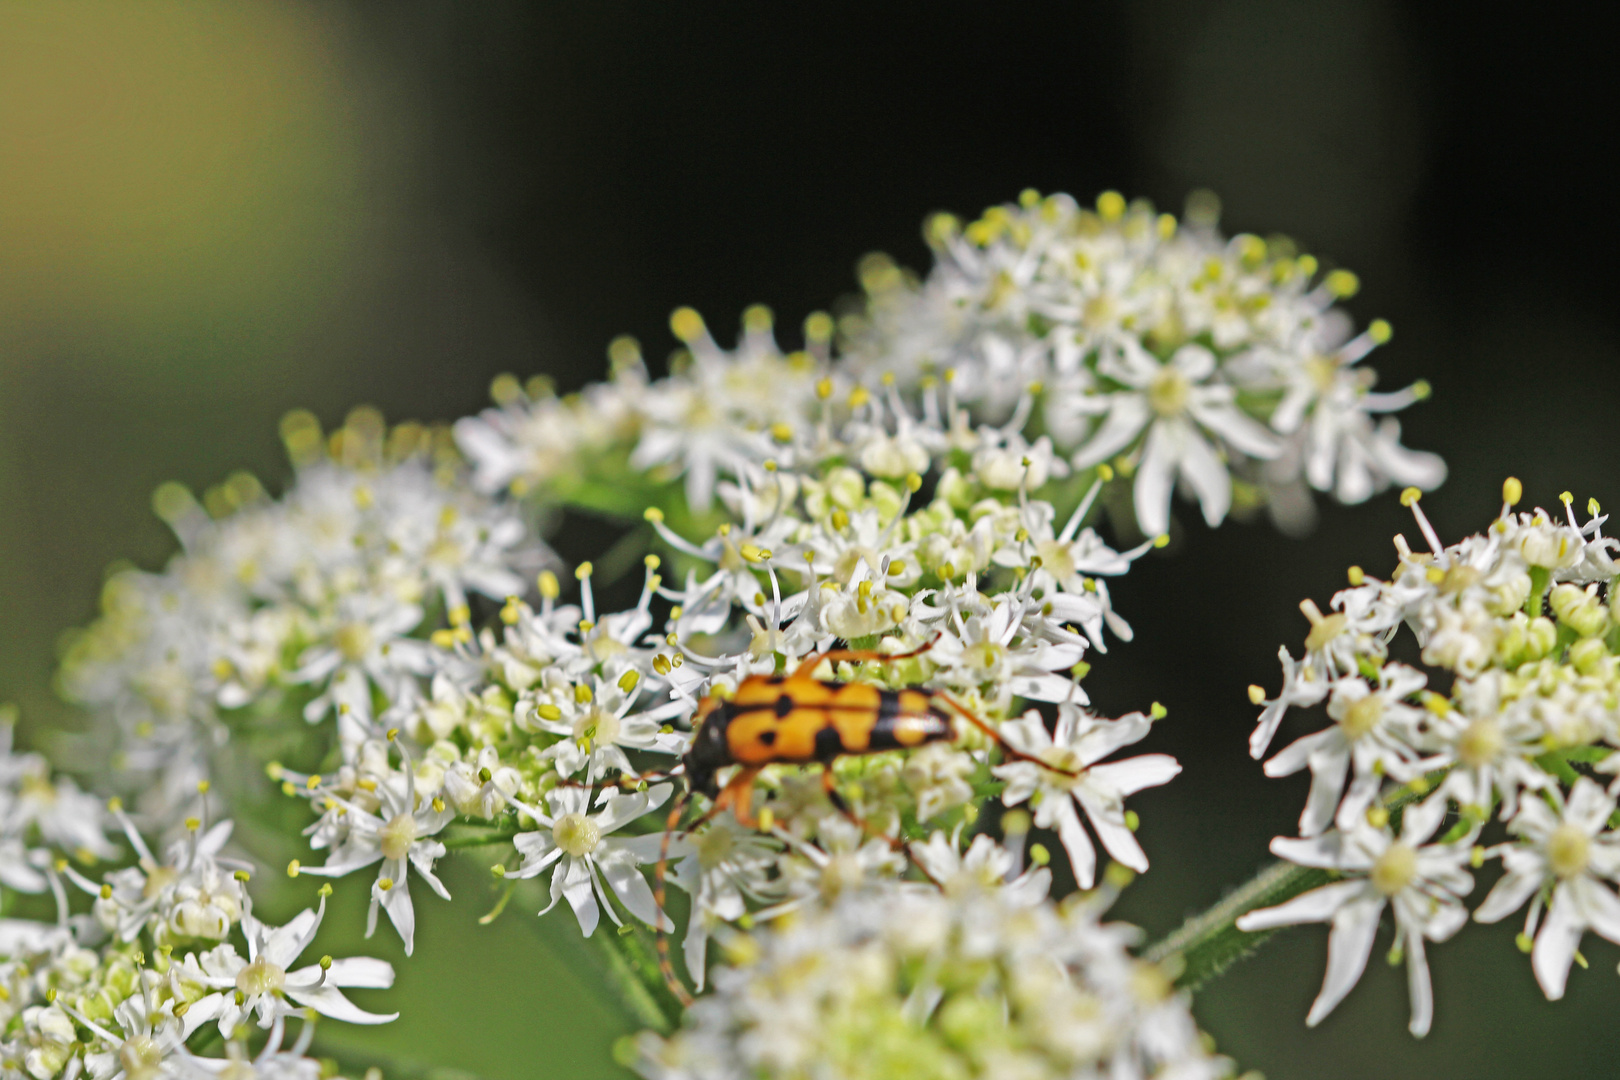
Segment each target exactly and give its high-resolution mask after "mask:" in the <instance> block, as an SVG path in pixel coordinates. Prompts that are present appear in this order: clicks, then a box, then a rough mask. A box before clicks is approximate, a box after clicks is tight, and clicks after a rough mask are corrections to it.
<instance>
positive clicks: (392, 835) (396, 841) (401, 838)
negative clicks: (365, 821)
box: [377, 814, 416, 859]
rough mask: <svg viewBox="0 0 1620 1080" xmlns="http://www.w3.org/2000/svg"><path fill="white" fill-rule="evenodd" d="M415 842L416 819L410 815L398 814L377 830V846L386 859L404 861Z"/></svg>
mask: <svg viewBox="0 0 1620 1080" xmlns="http://www.w3.org/2000/svg"><path fill="white" fill-rule="evenodd" d="M415 840H416V819H415V818H414V817H412V816H411V815H410V814H397V815H395V817H394V818H393V819H392V820H391V821H389V822H388V824H386V825H384V826H383V827H382V828H381V829H379V830H377V844H378V846H379V847H381V848H382V853H383V858H385V859H403V858H404V857H405V856H406V854H407V853H409V852H410V850H411V844H412V842H414V841H415Z"/></svg>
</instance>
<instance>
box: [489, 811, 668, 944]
mask: <svg viewBox="0 0 1620 1080" xmlns="http://www.w3.org/2000/svg"><path fill="white" fill-rule="evenodd" d="M672 786H673V785H670V784H655V785H653V786H652V787H651V788H649V789H648V790H646V791H638V792H635V793H633V794H629V795H621V794H617V793H615V790H614V789H612V788H607V789H604V790H603V791H602V794H601V797H600V798H598V799H597V805H598V807H599V808H600V809H599V810H598V811H597V812H596V813H594V814H592V813H590V804H591V792H590V789H589V788H581V787H562V788H557V789H555V790H553V791H551V792H550V793H549V794H548V795H547V802H548V804H549V805H550V808H551V813H549V814H547V813H545V812H544V811H541V810H539V809H538V808H535V807H530V806H523V805H522V804H515V805H518V806H519V808H520V809H521V810H522V811H523V812H524V813H526V814H528V815H529V816H530V817H532V818H533V819H534V820H535V821H536V822H537V823H538V824H539V825H540V826H541V827H540V829H538V830H536V831H534V832H526V833H519V834H518V835H517V836H516V837H514V838H513V840H512V844H513V846H515V847H516V848H517V850H518V854H520V855H522V856H523V865H522V866H521V867H519V868H518V869H516V870H513V871H511V872H509V873H508V875H507V876H508V877H514V878H530V877H534V876H535V875H536V874H539V873H541V872H543V871H544V870H546V869H547V868H548V867H550V866H552V865H553V864H558V865H557V868H556V869H555V870H553V871H552V874H551V903H550V904H547V905H546V907H545V910H544V911H541V912H540V914H542V915H544V914H545V913H546V912H547V911H550V910H551V909H552V908H554V907H556V906H557V901H559V900H562V899H567V901H568V905H569V906H570V907H572V908H573V909H574V915H575V917H576V918H578V919H579V928H580V930H581V931H583V932H584V934H585V936H586V937H589V936H590V935H591V934H592V932H593V931H595V930H596V924H597V922H598V921H600V919H601V913H602V911H603V909H606V911H607V915H608V918H609V919H610V920H612V922H613V925H615V926H621V925H623V924H622V923H621V922H620V921H619V916H618V913H617V912H615V911H614V910H613V903H612V901H611V900H610V899H609V898H608V894H607V888H608V886H612V888H613V892H614V894H615V895H617V896H618V898H619V901H620V902H621V903H623V904H624V906H625V908H626V909H628V910H629V912H630V914H632V915H634V916H635V917H636V918H638V919H640V920H641V921H642V922H644V923H646V924H647V925H649V926H658V927H660V928H662V929H664V930H673V929H674V928H675V924H674V923H672V922H671V921H670V919H669V916H668V915H665V914H664V913H663V912H661V911H659V910H658V905H657V904H656V903H654V902H653V893H652V888H651V887H650V886H649V885H648V884H647V879H646V878H645V877H643V876H642V873H641V867H642V866H643V865H645V864H647V863H651V862H654V861H656V860H657V859H658V856H659V851H660V849H661V848H662V845H663V843H664V834H663V833H661V832H656V833H647V834H645V835H642V836H610V835H609V834H610V833H612V832H614V831H615V830H618V829H620V828H623V827H624V826H625V825H628V824H629V823H630V822H632V821H635V820H636V819H637V818H639V817H642V816H643V815H645V814H647V813H648V812H649V811H652V810H656V809H658V807H660V806H662V805H663V804H664V802H665V801H666V800H667V799H668V798H669V793H670V791H671V790H672ZM689 850H690V848H689V845H688V844H687V843H686V842H685V841H681V840H676V841H673V842H672V843H671V844H670V847H669V851H670V853H671V854H672V855H685V854H687V852H688V851H689ZM604 879H605V880H606V884H604V883H603V881H604ZM599 901H600V902H599Z"/></svg>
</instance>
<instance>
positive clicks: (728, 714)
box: [653, 635, 1067, 1005]
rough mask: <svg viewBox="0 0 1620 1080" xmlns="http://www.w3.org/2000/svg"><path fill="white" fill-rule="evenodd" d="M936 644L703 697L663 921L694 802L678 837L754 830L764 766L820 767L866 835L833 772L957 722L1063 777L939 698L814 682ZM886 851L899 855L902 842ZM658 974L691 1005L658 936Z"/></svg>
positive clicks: (857, 657)
mask: <svg viewBox="0 0 1620 1080" xmlns="http://www.w3.org/2000/svg"><path fill="white" fill-rule="evenodd" d="M938 640H939V636H938V635H936V636H935V637H934V639H933V640H932V641H929V642H928V643H927V644H926V645H923V646H922V647H921V648H918V649H913V650H912V651H911V652H906V653H896V654H889V653H881V652H876V651H872V650H864V649H833V650H830V651H827V652H821V653H813V654H811V655H810V656H807V657H805V659H804V660H802V661H800V663H799V664H798V666H797V667H795V668H794V669H793V672H792V673H791V674H788V675H749V676H747V677H746V678H744V679H743V680H742V682H740V683H739V684H738V685H737V689H736V691H735V692H734V693H733V694H731V695H729V696H727V697H721V696H718V695H715V694H710V695H708V696H707V697H704V698H703V699H702V700H701V701H700V702H699V703H698V708H697V712H696V714H695V715H694V717H693V722H694V724H695V725H696V727H695V731H694V733H693V737H692V745H691V746H690V747H689V748H688V750H687V752H686V754H685V755H684V756H683V757H682V758H681V769H682V771H683V772H684V773H685V775H686V783H687V788H686V793H685V794H684V795H683V796H682V797H681V798H680V799H679V800H677V802H676V804H675V806H674V808H673V809H672V810H671V811H670V815H669V821H668V823H667V825H666V826H665V829H664V841H663V844H662V845H661V847H660V850H659V858H658V865H657V867H656V868H655V870H654V873H653V877H654V879H655V881H656V886H657V887H656V890H655V895H654V901H655V903H656V904H657V906H658V911H659V912H660V913H662V912H663V910H664V901H665V899H666V895H667V889H666V884H667V881H666V878H667V869H668V858H669V846H670V839H671V837H672V836H673V835H674V833H675V830H676V828H677V827H678V826H679V824H680V819H681V815H682V814H684V813H685V811H686V805H687V802H688V801H689V800H690V799H691V797H692V795H693V794H695V793H699V792H701V793H702V794H704V795H707V796H708V797H709V798H710V799H712V800H713V804H712V805H711V806H710V808H709V809H708V811H707V812H706V813H704V815H703V816H702V817H701V818H699V819H698V820H697V821H695V822H693V823H692V824H691V825H690V826H688V827H687V829H686V830H685V833H690V832H691V831H692V830H693V829H696V828H698V827H699V826H701V825H703V824H704V823H705V822H707V821H709V820H711V819H713V818H714V817H715V816H716V815H718V814H720V813H722V812H723V811H725V810H727V809H729V810H731V811H732V813H733V814H735V815H736V818H737V821H738V823H740V824H741V825H743V826H745V827H747V828H753V827H755V826H756V825H757V822H756V819H755V818H754V815H753V813H752V806H753V794H754V780H755V778H757V777H758V776H759V774H760V772H761V771H762V770H763V769H764V768H765V767H766V766H768V765H810V764H817V763H819V764H820V765H822V766H823V768H822V773H821V782H822V787H823V789H824V790H825V791H826V792H827V797H828V798H829V799H830V800H831V801H832V803H833V805H834V806H835V807H837V808H838V810H839V811H840V812H841V813H843V814H844V816H846V817H848V818H850V820H852V821H854V822H855V823H856V824H857V825H861V826H863V828H864V823H863V822H861V821H860V820H859V819H857V818H855V816H854V815H853V814H852V813H850V811H849V809H848V807H847V806H845V805H844V802H843V800H842V799H841V798H839V796H838V793H837V791H836V790H835V788H834V777H833V771H832V763H833V762H834V761H835V760H837V759H838V758H840V757H845V756H851V755H862V754H876V753H882V752H883V751H886V750H908V749H912V748H914V747H918V746H922V745H924V744H925V743H931V742H953V741H955V739H956V728H955V725H954V723H953V718H954V717H956V716H960V717H962V718H963V719H964V720H966V721H968V722H969V723H970V724H972V725H973V726H975V727H977V728H978V729H979V730H980V731H983V732H984V733H985V734H986V735H988V736H989V737H990V738H991V739H992V740H994V741H995V742H996V743H997V745H999V746H1000V747H1001V750H1002V753H1004V754H1006V755H1007V756H1008V757H1010V758H1014V759H1017V760H1023V761H1033V762H1035V763H1036V764H1039V765H1042V766H1043V767H1045V768H1048V769H1053V770H1054V771H1057V772H1062V773H1065V774H1067V770H1064V769H1056V768H1055V767H1054V766H1051V765H1047V764H1046V763H1045V762H1042V761H1041V760H1040V759H1038V758H1035V757H1032V756H1030V755H1029V754H1025V753H1023V752H1022V751H1020V750H1017V749H1015V748H1014V747H1011V746H1009V745H1007V743H1006V741H1005V740H1004V739H1002V737H1001V735H1000V733H999V732H997V731H996V729H995V728H993V727H991V726H990V725H989V724H988V723H986V722H985V721H984V720H982V719H980V718H979V717H978V716H976V715H975V714H974V713H973V712H972V711H971V710H970V709H968V708H967V707H966V706H965V705H963V704H961V703H960V702H959V701H957V700H956V699H955V698H954V697H952V696H951V695H949V694H947V693H946V692H945V691H943V690H924V689H920V688H915V687H907V688H903V689H899V690H889V689H886V688H883V687H878V686H873V685H871V684H869V683H853V682H841V681H838V680H830V679H818V678H816V677H815V676H814V674H813V673H814V672H815V670H816V668H818V667H819V666H820V665H821V664H822V662H823V661H828V660H830V661H833V662H838V661H841V660H848V661H852V662H856V663H859V662H863V661H882V662H893V661H896V660H906V659H909V658H911V657H913V656H920V655H921V654H923V653H925V652H927V651H928V650H929V649H931V648H933V646H934V642H935V641H938ZM733 765H735V766H739V768H738V769H737V772H736V773H735V775H733V776H732V777H731V779H730V780H729V781H728V782H727V783H726V784H725V786H724V787H722V786H721V785H720V783H719V773H720V771H721V770H722V769H725V768H728V767H730V766H733ZM683 835H684V833H683ZM892 842H893V843H894V844H895V845H896V846H897V847H899V848H901V849H902V850H904V845H903V844H901V843H900V842H899V841H892ZM908 858H909V853H908ZM658 966H659V969H660V971H661V972H662V973H663V976H664V981H665V982H666V983H667V984H668V985H669V989H670V992H671V993H672V994H674V995H675V997H676V998H677V1000H679V1001H680V1002H681V1004H682V1005H690V1004H691V1002H692V996H691V994H690V993H688V992H687V990H686V987H685V986H684V985H682V983H681V982H680V980H679V979H678V978H677V977H676V975H675V969H674V967H673V966H672V965H671V963H670V960H669V941H668V939H667V938H666V937H665V935H664V931H663V929H662V927H660V928H659V931H658Z"/></svg>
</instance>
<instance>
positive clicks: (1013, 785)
mask: <svg viewBox="0 0 1620 1080" xmlns="http://www.w3.org/2000/svg"><path fill="white" fill-rule="evenodd" d="M1152 724H1153V722H1152V720H1150V719H1149V718H1148V717H1146V716H1144V715H1143V714H1142V713H1129V714H1127V715H1125V716H1122V717H1120V718H1119V719H1118V720H1105V719H1102V718H1100V717H1096V716H1092V715H1091V714H1090V713H1087V712H1084V711H1082V710H1081V709H1080V707H1079V706H1077V705H1069V704H1064V705H1060V706H1058V720H1057V728H1056V730H1054V731H1052V732H1050V733H1048V732H1047V730H1046V725H1045V723H1044V722H1043V721H1042V720H1041V715H1040V713H1038V712H1035V711H1034V710H1031V711H1030V712H1028V713H1025V714H1024V715H1023V716H1022V717H1020V718H1019V719H1017V720H1010V721H1008V722H1007V723H1005V724H1003V725H1002V726H1001V735H1002V737H1003V738H1004V739H1006V740H1007V744H1008V745H1009V746H1011V747H1012V748H1013V749H1014V750H1017V751H1018V752H1019V753H1021V754H1027V755H1028V756H1029V757H1030V758H1034V759H1036V760H1038V761H1040V762H1041V764H1039V765H1037V764H1036V763H1035V761H1030V760H1024V759H1022V758H1020V759H1017V760H1014V761H1010V762H1007V763H1006V764H1003V765H998V766H996V767H995V768H994V769H993V770H991V771H992V772H994V773H995V775H996V776H998V777H1000V778H1002V779H1003V780H1006V781H1007V788H1006V790H1005V791H1003V792H1002V795H1001V801H1002V802H1003V803H1004V804H1006V805H1007V806H1015V805H1017V804H1018V803H1021V802H1025V801H1026V800H1029V799H1030V798H1031V797H1032V796H1034V795H1035V794H1036V793H1037V792H1040V793H1041V795H1042V798H1041V799H1040V800H1039V804H1038V805H1037V806H1036V807H1035V824H1037V825H1039V826H1040V827H1041V828H1056V829H1057V831H1058V836H1059V838H1060V839H1062V841H1063V847H1064V849H1065V850H1066V851H1067V852H1068V853H1069V862H1070V864H1071V866H1072V867H1073V869H1074V876H1075V880H1076V881H1078V882H1079V884H1080V887H1081V888H1082V889H1089V888H1091V885H1092V882H1093V881H1094V880H1095V879H1096V870H1097V853H1096V850H1095V849H1094V848H1093V847H1092V846H1091V839H1090V838H1089V837H1088V836H1087V835H1086V831H1085V828H1084V827H1083V826H1082V825H1081V824H1080V815H1079V813H1078V812H1077V811H1076V809H1075V806H1076V804H1079V807H1080V809H1083V810H1084V811H1085V812H1086V818H1087V819H1088V820H1089V821H1090V822H1091V827H1092V828H1093V829H1095V830H1096V832H1097V837H1098V839H1100V840H1101V841H1102V844H1103V847H1104V848H1106V849H1107V851H1108V854H1109V855H1112V856H1113V857H1114V858H1116V859H1118V860H1119V861H1120V862H1121V863H1124V864H1125V865H1126V866H1128V867H1130V868H1131V869H1132V870H1136V871H1142V870H1146V869H1147V867H1148V860H1147V855H1146V854H1145V853H1144V852H1143V851H1142V846H1141V845H1140V844H1138V843H1137V842H1136V837H1135V836H1133V835H1131V828H1130V826H1129V825H1128V824H1126V820H1125V798H1126V796H1129V795H1133V794H1135V793H1136V792H1138V791H1141V790H1142V789H1143V788H1150V787H1157V786H1158V785H1160V784H1166V783H1169V782H1170V780H1171V779H1172V778H1174V777H1175V775H1176V774H1177V773H1179V772H1181V766H1180V764H1178V763H1177V762H1176V759H1175V758H1173V757H1171V756H1169V755H1168V754H1143V755H1142V756H1140V757H1134V758H1126V759H1125V760H1123V761H1110V762H1107V763H1105V764H1098V763H1099V762H1101V761H1102V759H1103V758H1105V757H1107V756H1108V755H1109V754H1112V753H1113V752H1114V751H1115V750H1118V749H1119V748H1120V747H1122V746H1129V745H1131V744H1132V743H1136V742H1140V741H1141V740H1142V738H1143V737H1145V736H1146V735H1147V733H1148V731H1149V729H1150V728H1151V727H1152Z"/></svg>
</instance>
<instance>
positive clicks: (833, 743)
mask: <svg viewBox="0 0 1620 1080" xmlns="http://www.w3.org/2000/svg"><path fill="white" fill-rule="evenodd" d="M843 752H844V743H843V740H841V739H840V738H839V737H838V729H837V728H835V727H830V726H829V727H824V728H822V729H821V730H820V731H818V732H816V760H817V761H831V760H832V759H833V758H835V757H837V756H838V755H839V754H842V753H843Z"/></svg>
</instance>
